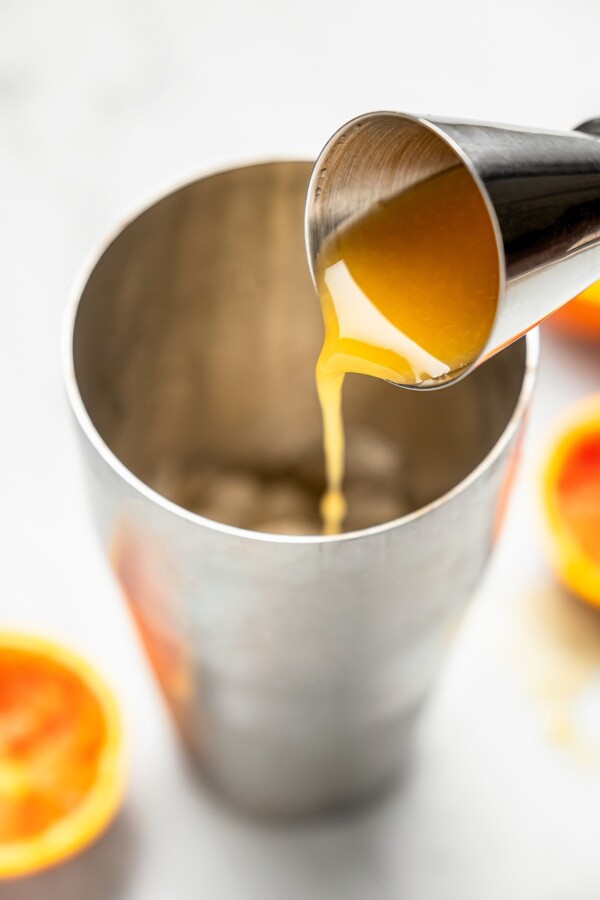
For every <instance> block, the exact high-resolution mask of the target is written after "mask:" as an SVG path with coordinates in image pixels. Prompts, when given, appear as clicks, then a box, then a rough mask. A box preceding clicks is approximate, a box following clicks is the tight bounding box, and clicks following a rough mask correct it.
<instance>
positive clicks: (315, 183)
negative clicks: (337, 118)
mask: <svg viewBox="0 0 600 900" xmlns="http://www.w3.org/2000/svg"><path fill="white" fill-rule="evenodd" d="M384 117H385V118H392V119H398V120H400V121H403V122H411V123H412V124H415V125H419V126H420V127H422V128H423V129H424V130H425V131H428V132H430V133H431V134H433V135H435V136H436V137H437V138H438V139H439V140H440V141H441V142H442V143H444V144H445V145H446V146H447V147H448V148H449V149H450V150H452V152H453V153H454V155H455V157H456V158H457V160H458V162H459V163H461V165H463V166H464V168H465V169H466V170H467V172H468V173H469V175H470V176H471V178H472V179H473V183H474V184H475V186H476V187H477V189H478V191H479V194H480V196H481V199H482V200H483V202H484V204H485V206H486V209H487V212H488V215H489V218H490V224H491V226H492V230H493V233H494V240H495V242H496V252H497V255H498V296H497V299H496V311H495V313H494V318H493V320H492V323H491V325H490V330H489V332H488V335H487V338H486V342H485V345H484V346H483V348H482V350H481V352H480V353H479V354H478V356H477V357H476V358H475V359H474V360H472V362H470V363H469V364H468V365H466V366H463V367H462V369H458V370H456V371H455V372H450V373H449V374H448V375H447V376H444V377H440V378H432V379H428V380H426V381H420V382H417V383H416V384H404V383H403V384H401V385H397V386H398V387H400V388H401V389H402V390H409V391H437V390H440V389H441V388H444V387H447V386H448V385H450V384H456V383H457V382H459V381H462V379H463V378H465V377H466V376H467V375H468V374H469V373H470V372H472V371H473V369H476V368H477V366H479V365H481V363H483V362H485V361H486V359H488V358H489V355H490V349H491V344H492V341H491V339H492V335H493V334H494V332H495V329H496V325H497V322H498V318H499V314H500V307H501V305H502V298H503V297H504V294H505V291H506V255H505V253H504V240H503V238H502V229H501V227H500V222H499V221H498V215H497V213H496V209H495V207H494V204H493V202H492V199H491V197H490V195H489V193H488V190H487V188H486V186H485V183H484V181H483V179H482V178H481V176H480V175H479V172H478V171H477V168H476V166H475V165H474V164H473V161H472V160H471V159H470V157H469V155H468V154H467V153H465V151H464V150H463V148H462V147H461V145H460V144H459V143H458V141H455V140H454V139H453V138H452V137H451V136H450V135H449V134H447V133H446V132H445V131H444V129H443V128H441V127H440V126H439V125H437V124H436V121H435V120H432V119H434V118H435V117H432V119H430V118H429V117H428V116H423V115H417V114H414V113H406V112H398V111H397V110H390V109H380V110H374V111H372V112H368V113H362V114H361V115H359V116H355V117H354V118H353V119H349V120H348V121H347V122H345V123H344V124H343V125H342V126H341V127H340V128H338V129H337V131H335V132H334V133H333V134H332V136H331V137H330V138H329V140H328V141H327V143H326V144H325V145H324V146H323V148H322V150H321V151H320V153H319V155H318V157H317V159H316V162H315V164H314V166H313V170H312V172H311V176H310V180H309V183H308V191H307V194H306V206H305V210H304V242H305V244H306V254H307V257H308V265H309V269H310V274H311V278H312V282H313V285H314V286H315V290H317V282H316V274H315V270H316V262H317V258H318V254H319V247H318V246H316V245H315V242H314V241H313V237H312V229H311V220H312V210H313V209H314V207H315V204H316V202H317V198H318V197H319V196H321V186H320V184H319V179H320V173H321V171H322V170H323V169H327V163H326V157H327V156H328V154H329V153H330V151H331V150H332V149H333V148H334V147H335V146H336V145H337V144H338V143H340V138H342V137H345V136H347V134H348V133H349V132H351V131H354V130H356V129H358V128H360V127H362V125H364V124H365V122H369V121H371V120H375V119H380V118H384ZM440 121H443V122H444V123H445V124H446V125H451V124H453V122H454V120H453V119H450V118H446V117H444V118H443V120H442V119H440ZM461 121H462V123H463V124H464V123H465V121H466V120H461ZM456 122H457V123H458V120H456ZM472 124H482V123H481V122H475V121H474V120H473V122H472ZM364 212H365V210H361V214H362V213H364ZM351 218H353V217H351ZM394 383H395V382H390V384H394Z"/></svg>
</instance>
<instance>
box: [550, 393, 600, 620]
mask: <svg viewBox="0 0 600 900" xmlns="http://www.w3.org/2000/svg"><path fill="white" fill-rule="evenodd" d="M543 502H544V511H545V515H546V526H547V527H546V537H547V547H548V551H549V559H550V562H551V564H552V566H553V568H554V570H555V572H556V574H557V575H558V577H559V579H560V580H561V581H562V583H563V584H564V585H565V586H566V587H567V588H568V589H569V590H571V591H572V592H573V593H574V594H576V595H577V596H578V597H580V598H581V599H582V600H585V601H586V602H588V603H590V604H592V605H594V606H600V394H596V395H594V396H592V397H589V398H587V399H586V400H584V401H582V402H580V403H579V404H577V405H576V406H575V407H574V408H573V410H571V411H570V412H569V414H568V415H567V417H566V418H565V419H564V420H563V422H562V423H561V424H560V426H559V429H558V430H557V434H556V437H555V440H554V442H553V445H552V449H551V451H550V453H549V456H548V458H547V460H546V464H545V466H544V472H543Z"/></svg>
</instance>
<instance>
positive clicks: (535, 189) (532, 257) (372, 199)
mask: <svg viewBox="0 0 600 900" xmlns="http://www.w3.org/2000/svg"><path fill="white" fill-rule="evenodd" d="M598 136H600V120H597V119H593V120H590V121H589V122H586V123H584V124H583V125H581V126H580V128H579V129H576V130H575V131H572V132H559V131H543V130H539V129H534V128H525V127H521V126H510V125H499V124H493V123H484V122H465V121H459V120H456V121H455V120H452V119H438V118H423V117H419V116H412V115H407V114H404V113H398V112H372V113H367V114H366V115H363V116H359V117H358V118H356V119H353V120H352V121H351V122H348V123H347V124H346V125H344V126H342V128H340V129H339V130H338V131H337V132H336V133H335V134H334V135H333V137H332V138H331V139H330V140H329V141H328V142H327V144H326V145H325V147H324V149H323V150H322V152H321V154H320V155H319V158H318V159H317V162H316V165H315V167H314V170H313V173H312V177H311V180H310V183H309V188H308V194H307V202H306V211H305V235H306V245H307V252H308V259H309V264H310V268H311V272H312V274H313V280H314V279H315V271H316V267H317V260H318V258H319V254H320V252H321V250H322V248H323V247H324V245H325V243H326V242H327V241H329V240H330V239H331V238H332V237H333V238H335V235H336V233H339V232H340V231H341V230H342V229H343V228H345V227H347V226H348V225H349V224H350V223H351V222H352V221H353V220H355V219H358V218H359V217H361V216H362V215H364V214H365V213H367V212H368V211H369V210H371V209H373V208H374V207H375V206H376V205H377V204H380V203H383V202H386V201H388V200H390V199H392V198H393V197H396V196H398V195H399V194H402V193H403V192H404V191H407V190H409V189H411V188H413V187H415V186H416V185H418V184H419V183H420V182H423V181H425V180H428V179H430V178H433V177H435V176H438V175H441V174H442V173H444V172H446V171H448V170H450V169H453V168H455V167H457V166H463V167H464V168H465V169H466V170H467V171H468V172H469V174H470V176H471V177H472V179H473V181H474V182H475V184H476V185H477V187H478V188H479V190H480V192H481V195H482V197H483V199H484V201H485V203H486V205H487V209H488V212H489V216H490V223H491V225H492V227H493V229H494V233H495V235H496V241H497V249H498V262H499V273H500V278H499V296H498V304H497V312H496V318H495V321H494V324H493V327H492V329H491V332H490V334H489V338H488V341H487V343H486V345H485V347H484V349H483V351H482V353H481V355H480V356H479V357H478V358H477V359H476V360H475V361H474V362H473V363H472V364H471V365H470V366H466V367H464V368H462V369H460V370H458V371H457V372H456V373H455V377H454V378H448V377H447V376H446V377H444V378H443V379H440V380H439V381H436V379H431V380H429V381H424V382H421V383H419V384H418V385H412V386H413V387H417V388H419V389H427V388H432V387H433V388H435V387H442V386H443V385H445V384H448V383H450V382H451V381H452V380H457V379H458V378H461V377H463V376H464V375H465V374H467V372H468V371H470V370H471V369H472V368H473V367H474V366H476V365H478V364H479V363H480V362H482V361H483V360H485V359H487V358H489V357H490V356H493V355H494V354H495V353H497V352H498V351H499V350H501V349H502V348H503V347H506V346H507V345H508V344H510V343H512V342H513V341H515V340H516V339H517V338H518V337H520V336H522V335H523V334H525V332H527V331H529V330H530V329H531V328H533V327H534V326H536V325H537V324H539V323H540V322H541V321H542V320H543V319H544V318H546V316H548V315H550V314H551V313H553V312H555V311H556V310H557V309H558V308H559V307H561V306H563V305H564V304H565V303H566V302H567V301H569V300H570V299H571V298H572V297H574V296H575V295H576V294H578V293H580V291H582V290H584V289H585V288H586V287H588V286H589V285H590V284H592V283H593V282H594V281H596V280H597V279H599V278H600V142H599V141H598V140H597V137H598ZM399 290H401V286H399Z"/></svg>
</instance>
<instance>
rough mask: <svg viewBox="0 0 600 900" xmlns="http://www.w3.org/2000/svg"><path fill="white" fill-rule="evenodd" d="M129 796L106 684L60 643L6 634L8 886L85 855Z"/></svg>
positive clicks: (3, 751) (1, 863) (2, 649)
mask: <svg viewBox="0 0 600 900" xmlns="http://www.w3.org/2000/svg"><path fill="white" fill-rule="evenodd" d="M123 790H124V748H123V728H122V724H121V718H120V715H119V711H118V708H117V704H116V701H115V699H114V697H113V694H112V693H111V691H110V690H109V688H108V687H107V686H106V684H105V683H104V681H103V680H102V679H101V678H100V676H99V675H98V674H97V673H96V672H95V671H94V670H93V669H92V668H91V667H90V666H89V665H88V664H87V663H86V662H84V661H83V660H82V659H81V658H79V657H78V656H76V655H75V654H74V653H71V652H70V651H68V650H65V649H64V648H62V647H59V646H57V645H56V644H54V643H50V642H49V641H46V640H42V639H39V638H34V637H29V636H25V635H21V634H13V633H0V878H11V877H16V876H22V875H31V874H33V873H34V872H38V871H39V870H41V869H44V868H46V867H48V866H51V865H54V864H56V863H59V862H62V861H64V860H66V859H67V858H69V857H70V856H72V855H73V854H75V853H76V852H78V851H79V850H81V849H83V848H84V847H85V846H86V845H88V844H89V843H90V842H91V841H93V840H94V839H95V838H96V837H98V836H99V835H100V833H101V832H102V831H103V830H104V829H105V828H106V827H107V826H108V824H109V823H110V821H111V820H112V818H113V817H114V815H115V814H116V812H117V810H118V808H119V806H120V804H121V801H122V797H123Z"/></svg>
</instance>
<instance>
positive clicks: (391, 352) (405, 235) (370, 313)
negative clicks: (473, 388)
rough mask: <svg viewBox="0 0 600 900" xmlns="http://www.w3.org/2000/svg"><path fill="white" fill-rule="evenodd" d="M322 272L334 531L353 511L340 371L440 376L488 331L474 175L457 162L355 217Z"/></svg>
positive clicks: (490, 317) (488, 277) (492, 277)
mask: <svg viewBox="0 0 600 900" xmlns="http://www.w3.org/2000/svg"><path fill="white" fill-rule="evenodd" d="M316 279H317V288H318V291H319V296H320V300H321V306H322V310H323V318H324V322H325V339H324V343H323V348H322V350H321V354H320V356H319V359H318V362H317V370H316V378H317V391H318V394H319V400H320V403H321V409H322V414H323V438H324V449H325V468H326V476H327V490H326V492H325V494H324V496H323V498H322V501H321V515H322V519H323V531H324V533H325V534H337V533H338V532H340V531H341V530H342V528H343V523H344V518H345V515H346V503H345V499H344V495H343V490H342V489H343V478H344V427H343V418H342V385H343V382H344V376H345V375H346V374H347V373H349V372H356V373H361V374H364V375H374V376H376V377H378V378H384V379H386V380H388V381H393V382H395V383H397V384H404V385H415V384H419V383H420V382H423V381H429V380H431V379H437V380H440V381H443V380H444V378H445V377H451V376H452V374H453V373H456V372H457V371H458V370H460V369H462V368H464V367H465V366H468V365H470V364H471V363H472V362H474V361H475V360H476V359H477V358H478V357H479V356H480V354H481V352H482V351H483V349H484V347H485V345H486V343H487V339H488V337H489V334H490V332H491V329H492V325H493V322H494V317H495V314H496V305H497V301H498V291H499V281H500V273H499V261H498V249H497V243H496V236H495V233H494V229H493V226H492V223H491V220H490V215H489V212H488V209H487V206H486V204H485V201H484V199H483V197H482V196H481V194H480V191H479V189H478V187H477V185H476V184H475V183H474V181H473V179H472V178H471V176H470V174H469V173H468V171H467V170H466V169H464V168H463V167H456V168H453V169H450V170H448V171H446V172H444V173H442V174H440V175H437V176H436V177H434V178H431V179H429V180H427V181H424V182H421V183H420V184H418V185H416V186H414V187H412V188H410V189H409V190H407V191H405V192H404V193H402V194H400V195H398V196H396V197H394V198H392V199H391V200H389V201H386V202H384V203H381V204H379V205H377V206H376V207H374V208H373V209H372V210H371V211H369V212H368V213H367V214H366V215H364V216H362V217H361V218H358V219H356V220H355V221H353V222H351V223H350V224H348V226H346V227H345V228H343V229H342V230H341V231H340V232H339V233H338V234H336V235H335V237H334V238H333V239H332V240H331V241H330V242H329V243H328V244H326V245H325V246H324V248H323V251H322V252H321V254H320V256H319V258H318V260H317V266H316ZM440 452H443V448H440Z"/></svg>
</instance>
